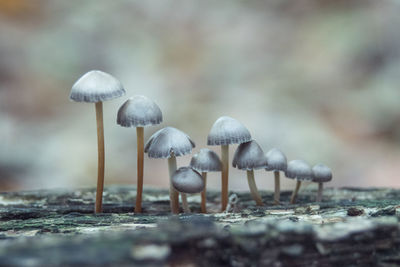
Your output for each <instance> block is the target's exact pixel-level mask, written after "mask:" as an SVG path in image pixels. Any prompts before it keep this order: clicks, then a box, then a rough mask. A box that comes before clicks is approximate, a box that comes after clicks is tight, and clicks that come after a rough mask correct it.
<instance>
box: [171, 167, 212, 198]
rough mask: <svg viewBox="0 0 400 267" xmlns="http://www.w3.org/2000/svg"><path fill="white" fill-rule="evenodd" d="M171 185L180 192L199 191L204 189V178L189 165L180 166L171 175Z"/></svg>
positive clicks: (191, 192) (190, 192)
mask: <svg viewBox="0 0 400 267" xmlns="http://www.w3.org/2000/svg"><path fill="white" fill-rule="evenodd" d="M172 185H173V186H174V188H175V189H176V190H177V191H179V192H182V193H188V194H193V193H200V192H201V191H203V190H204V180H203V177H201V175H200V173H198V172H197V171H195V170H193V169H192V168H190V167H181V168H179V169H178V170H177V171H176V172H175V173H174V174H173V175H172Z"/></svg>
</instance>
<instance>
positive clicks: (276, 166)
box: [265, 148, 287, 172]
mask: <svg viewBox="0 0 400 267" xmlns="http://www.w3.org/2000/svg"><path fill="white" fill-rule="evenodd" d="M265 156H266V157H267V161H268V166H267V168H265V169H266V170H267V171H283V172H284V171H286V169H287V159H286V156H285V154H283V152H282V151H280V150H279V149H277V148H273V149H271V150H270V151H268V152H267V154H266V155H265Z"/></svg>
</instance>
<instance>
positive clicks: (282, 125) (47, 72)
mask: <svg viewBox="0 0 400 267" xmlns="http://www.w3.org/2000/svg"><path fill="white" fill-rule="evenodd" d="M399 25H400V1H396V0H379V1H376V0H330V1H329V0H296V1H291V0H271V1H261V0H259V1H257V0H256V1H232V0H229V1H228V0H223V1H212V0H201V1H193V0H181V1H172V0H160V1H153V0H149V1H127V0H126V1H99V0H89V1H65V0H53V1H46V0H43V1H38V0H0V140H1V142H0V190H1V191H4V190H20V189H37V188H51V187H81V186H95V184H96V172H97V154H96V153H97V147H96V124H95V113H94V105H90V104H84V103H74V102H71V101H69V98H68V97H69V92H70V88H71V86H72V84H73V83H74V82H75V81H76V80H77V79H78V78H79V77H80V76H81V75H82V74H84V73H85V72H87V71H89V70H92V69H100V70H103V71H106V72H108V73H110V74H112V75H114V76H115V77H117V78H118V79H119V80H120V81H121V82H122V83H123V85H124V87H125V88H126V90H127V95H126V96H125V97H123V98H119V99H116V100H113V101H109V102H107V103H105V105H104V116H105V121H104V123H105V136H106V184H135V183H136V132H135V130H134V129H127V128H122V127H120V126H118V125H117V124H116V113H117V110H118V107H119V106H120V105H121V104H122V103H123V102H124V101H125V100H126V98H127V97H129V96H133V95H135V94H143V95H146V96H148V97H150V98H152V99H153V100H154V101H155V102H156V103H158V105H159V106H160V108H161V109H162V111H163V115H164V123H163V124H162V125H160V126H158V127H151V128H146V129H145V138H146V139H147V138H148V137H149V136H150V135H151V134H152V133H154V132H155V131H156V130H158V129H160V128H161V127H165V126H174V127H176V128H179V129H181V130H183V131H184V132H186V133H187V134H188V135H189V136H191V137H192V138H193V139H194V141H195V142H196V144H197V146H196V148H195V150H194V152H197V151H198V150H199V149H200V148H202V147H205V146H206V137H207V134H208V131H209V130H210V128H211V125H212V124H213V123H214V121H215V120H216V119H217V118H218V117H220V116H222V115H228V116H231V117H234V118H236V119H238V120H239V121H241V122H242V123H243V124H244V125H245V126H247V128H248V129H249V130H250V132H251V133H252V135H253V138H254V139H255V140H257V141H258V142H259V144H260V145H261V146H262V147H263V149H264V151H265V152H267V151H268V150H269V149H270V148H272V147H277V148H280V149H281V150H283V151H284V152H285V153H286V154H287V156H288V159H297V158H301V159H305V160H307V161H308V162H309V163H311V164H316V163H319V162H322V163H325V164H327V165H329V166H331V168H332V169H333V171H334V180H333V182H332V183H331V186H386V187H399V186H400V179H399V172H400V164H399V163H400V34H399V29H398V26H399ZM215 149H216V151H218V152H219V148H215ZM234 149H236V146H234V147H232V148H231V155H233V152H234ZM189 160H190V156H185V157H182V158H178V165H179V166H183V165H186V164H188V162H189ZM230 173H231V178H230V188H231V189H236V190H239V189H241V190H247V188H248V187H247V181H246V178H245V172H243V171H239V170H236V169H231V171H230ZM208 181H209V185H210V187H213V188H219V187H220V175H219V174H210V175H209V179H208ZM256 181H257V184H258V186H259V189H273V175H272V174H271V173H267V172H265V171H264V170H260V171H257V172H256ZM167 184H168V172H167V163H166V160H150V159H149V158H148V157H147V155H146V156H145V186H153V187H166V186H167ZM282 186H283V188H286V189H288V188H292V187H293V186H294V182H293V180H289V179H283V181H282ZM311 186H312V185H311Z"/></svg>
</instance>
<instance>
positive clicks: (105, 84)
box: [69, 70, 125, 103]
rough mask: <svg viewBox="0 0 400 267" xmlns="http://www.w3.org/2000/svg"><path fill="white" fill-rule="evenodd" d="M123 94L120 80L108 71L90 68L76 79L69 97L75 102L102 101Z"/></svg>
mask: <svg viewBox="0 0 400 267" xmlns="http://www.w3.org/2000/svg"><path fill="white" fill-rule="evenodd" d="M124 94H125V89H124V87H123V86H122V84H121V82H120V81H118V80H117V79H116V78H114V77H113V76H111V75H110V74H108V73H105V72H102V71H99V70H92V71H89V72H88V73H86V74H85V75H83V76H82V77H81V78H79V80H77V81H76V82H75V83H74V85H73V86H72V89H71V94H70V96H69V98H70V99H71V100H73V101H76V102H90V103H95V102H103V101H107V100H111V99H114V98H117V97H120V96H123V95H124Z"/></svg>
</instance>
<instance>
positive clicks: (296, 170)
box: [285, 159, 313, 181]
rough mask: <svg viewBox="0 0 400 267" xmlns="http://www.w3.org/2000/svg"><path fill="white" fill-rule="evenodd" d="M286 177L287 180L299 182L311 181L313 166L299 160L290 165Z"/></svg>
mask: <svg viewBox="0 0 400 267" xmlns="http://www.w3.org/2000/svg"><path fill="white" fill-rule="evenodd" d="M285 175H286V177H287V178H292V179H295V178H296V179H297V180H299V181H311V180H312V176H313V174H312V169H311V166H310V165H309V164H308V163H307V162H305V161H304V160H299V159H296V160H292V161H290V162H289V163H288V165H287V170H286V172H285Z"/></svg>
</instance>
